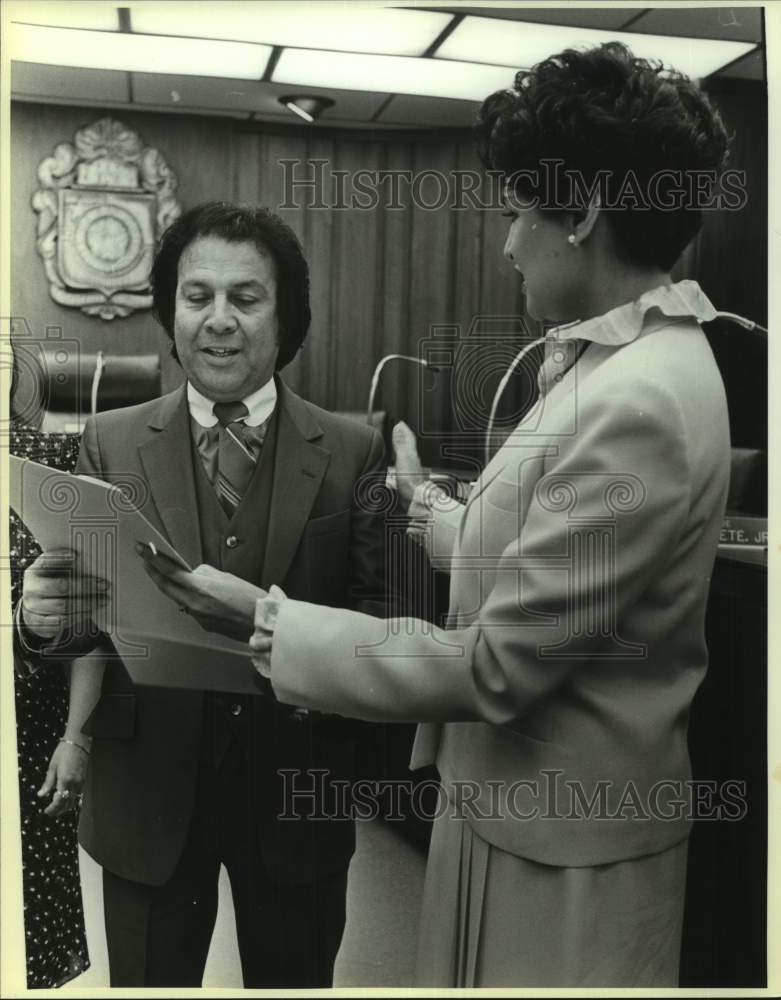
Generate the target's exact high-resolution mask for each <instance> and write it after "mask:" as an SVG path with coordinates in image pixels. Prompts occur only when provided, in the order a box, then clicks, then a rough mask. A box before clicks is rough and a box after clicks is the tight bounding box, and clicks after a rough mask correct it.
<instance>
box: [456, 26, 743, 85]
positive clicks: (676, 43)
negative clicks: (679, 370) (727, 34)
mask: <svg viewBox="0 0 781 1000" xmlns="http://www.w3.org/2000/svg"><path fill="white" fill-rule="evenodd" d="M613 41H620V42H624V43H625V44H626V45H628V46H629V48H630V49H631V50H632V52H634V54H635V55H636V56H640V57H642V58H645V59H661V60H662V61H663V62H664V63H665V64H666V65H669V66H672V67H673V68H675V69H677V70H680V71H681V72H682V73H686V74H687V75H688V76H690V77H692V78H694V79H699V78H701V77H705V76H708V75H709V74H711V73H714V72H715V71H716V70H718V69H720V68H721V67H722V66H726V64H727V63H729V62H732V61H733V59H737V58H739V57H740V56H742V55H745V53H747V52H750V51H751V49H752V48H754V45H753V44H752V43H751V42H733V41H726V40H723V39H705V38H680V37H675V36H671V35H647V34H640V33H633V32H628V31H602V30H596V29H590V28H572V27H564V26H561V25H553V24H524V23H522V22H517V21H514V22H512V23H510V22H508V21H500V20H498V19H493V18H486V17H467V18H465V19H464V20H463V21H462V22H461V24H459V26H458V27H457V28H456V30H455V31H454V32H453V34H452V35H450V36H449V37H448V38H446V39H445V41H444V42H443V44H442V45H441V46H440V47H439V49H437V52H436V56H437V58H441V59H460V60H463V61H465V62H484V63H493V64H497V63H501V64H502V65H505V66H513V67H515V68H516V69H529V68H530V67H531V66H533V65H534V64H535V63H538V62H540V61H541V60H542V59H546V58H547V57H548V56H552V55H555V54H556V53H557V52H560V51H561V50H562V49H567V48H584V47H589V46H593V45H600V44H601V43H602V42H613Z"/></svg>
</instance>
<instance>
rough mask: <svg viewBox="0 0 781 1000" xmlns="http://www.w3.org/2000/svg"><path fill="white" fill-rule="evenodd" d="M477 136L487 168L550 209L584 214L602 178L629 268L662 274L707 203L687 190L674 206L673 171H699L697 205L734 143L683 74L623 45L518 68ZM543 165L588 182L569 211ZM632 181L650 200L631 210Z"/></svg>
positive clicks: (481, 119) (689, 174) (491, 102)
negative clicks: (586, 194) (587, 194)
mask: <svg viewBox="0 0 781 1000" xmlns="http://www.w3.org/2000/svg"><path fill="white" fill-rule="evenodd" d="M475 137H476V142H477V148H478V153H479V155H480V158H481V160H482V161H483V163H484V164H485V165H486V166H487V167H488V168H490V169H492V170H496V171H499V172H500V173H501V174H503V175H504V178H505V179H506V180H508V182H509V183H511V184H512V183H513V175H515V177H516V180H517V181H518V188H517V189H516V190H520V191H521V192H522V194H523V197H524V198H529V197H531V198H532V199H535V200H536V201H537V204H538V205H539V207H540V208H541V209H543V210H550V211H562V210H565V211H573V210H574V211H582V210H583V209H584V208H585V207H586V205H585V204H584V202H583V196H582V193H583V191H584V190H589V189H592V185H593V184H594V183H595V182H596V181H597V180H598V179H599V175H600V172H601V175H602V180H601V182H600V190H601V191H605V192H606V193H607V207H609V208H613V209H614V210H611V211H608V212H606V215H605V217H606V218H607V220H608V222H609V225H610V226H611V228H612V231H613V234H614V236H615V238H616V241H617V244H618V246H619V247H620V249H621V250H622V252H623V253H624V254H625V255H626V257H627V258H628V259H629V260H630V261H632V262H633V263H636V264H643V265H647V264H653V265H656V266H658V267H661V268H663V269H664V270H669V268H670V267H672V265H673V264H674V263H675V261H676V260H677V259H678V257H679V256H680V255H681V253H682V252H683V250H684V248H685V247H686V245H687V244H688V243H689V242H690V240H691V239H692V238H693V237H694V236H695V235H696V233H697V232H698V231H699V229H700V227H701V226H702V207H701V205H702V201H700V202H699V204H698V203H697V202H696V200H693V199H692V198H691V197H688V196H686V194H685V184H684V197H680V194H681V191H680V190H678V195H679V197H678V200H677V202H676V201H675V200H672V201H671V198H670V195H671V192H673V191H675V190H676V187H675V186H676V183H677V181H676V177H675V173H672V174H671V173H670V172H676V173H678V172H680V173H679V174H678V176H680V177H681V178H682V179H683V181H684V182H687V181H688V183H691V182H692V179H693V178H694V177H696V176H698V175H699V177H700V181H699V183H700V185H701V186H700V189H699V192H698V195H699V198H700V199H702V197H703V190H702V186H703V185H704V186H705V187H706V188H708V177H707V176H706V172H711V173H712V175H713V178H714V179H715V178H716V176H717V175H718V172H719V171H720V170H721V169H722V168H723V165H724V162H725V159H726V153H727V141H728V140H727V133H726V131H725V129H724V125H723V123H722V120H721V117H720V116H719V114H718V112H717V111H716V110H715V109H714V108H713V107H712V106H711V104H710V103H709V101H708V99H707V97H706V96H705V95H704V94H703V93H702V91H700V90H699V89H698V88H697V87H696V86H695V85H694V84H693V83H692V82H691V80H690V79H689V78H688V77H687V76H684V75H683V74H682V73H678V72H676V71H674V70H671V69H667V68H665V67H664V66H663V65H662V63H661V62H656V61H649V60H647V59H638V58H636V57H635V56H634V55H633V54H632V53H631V51H630V50H629V49H628V48H627V47H626V46H625V45H623V44H621V43H620V42H607V43H606V44H603V45H600V46H598V47H596V48H592V49H587V50H584V51H577V50H575V49H566V50H565V51H563V52H560V53H559V54H558V55H554V56H551V57H550V58H548V59H545V60H544V61H542V62H540V63H538V64H537V65H536V66H534V67H533V68H532V69H531V70H529V71H526V70H521V71H520V72H518V73H517V74H516V77H515V83H514V87H513V89H512V90H502V91H498V92H497V93H495V94H492V95H491V96H490V97H488V98H486V100H485V101H484V102H483V105H482V107H481V108H480V112H479V114H478V120H477V124H476V126H475ZM546 161H547V162H548V163H553V162H555V161H559V162H560V166H559V168H558V177H559V178H560V177H561V176H563V175H564V174H567V175H569V176H572V175H575V176H579V177H580V178H581V179H582V181H583V182H584V185H585V187H584V186H581V187H580V190H579V191H578V190H577V189H575V192H574V195H575V196H574V198H570V200H569V201H568V202H567V203H566V204H565V205H562V200H561V191H560V190H555V191H554V190H552V184H553V183H554V182H553V180H552V179H553V177H554V171H553V170H551V169H550V167H548V168H545V169H540V164H544V163H545V162H546ZM661 172H665V173H661ZM535 173H536V175H537V176H535ZM530 175H531V178H532V179H531V180H530ZM630 175H634V179H636V181H637V185H636V190H637V189H639V190H640V192H642V193H644V194H646V195H647V194H648V192H649V190H652V191H654V192H655V197H653V198H651V197H646V198H645V199H644V200H641V201H640V202H638V201H636V200H635V201H634V202H632V198H631V196H629V194H628V189H627V188H626V187H625V186H624V185H626V182H627V179H628V178H630ZM652 178H656V179H655V180H654V181H653V185H654V186H653V188H649V185H650V184H651V181H652ZM634 179H632V184H633V186H634ZM601 185H604V187H602V186H601ZM712 189H713V183H712V181H711V184H710V188H708V192H710V191H712ZM568 190H570V192H572V188H571V187H570V188H569V189H568ZM622 192H623V193H624V195H625V196H626V197H625V198H623V199H622V197H621V194H622ZM708 192H706V195H707V194H708ZM662 199H664V202H662ZM660 203H661V204H664V203H666V205H667V207H666V208H665V207H660ZM603 204H604V201H603ZM622 205H623V207H621V206H622ZM648 206H650V207H648ZM670 206H673V207H670Z"/></svg>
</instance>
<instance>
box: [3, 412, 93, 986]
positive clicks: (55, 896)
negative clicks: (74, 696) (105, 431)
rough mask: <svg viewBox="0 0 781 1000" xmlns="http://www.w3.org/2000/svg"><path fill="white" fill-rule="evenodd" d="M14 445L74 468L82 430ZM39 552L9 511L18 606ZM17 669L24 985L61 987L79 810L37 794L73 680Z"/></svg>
mask: <svg viewBox="0 0 781 1000" xmlns="http://www.w3.org/2000/svg"><path fill="white" fill-rule="evenodd" d="M10 451H11V454H13V455H18V456H19V457H20V458H30V459H32V460H33V461H35V462H40V463H41V464H42V465H51V466H52V467H54V468H57V469H61V470H63V471H66V472H72V471H73V469H74V467H75V465H76V458H77V456H78V453H79V436H78V435H77V434H41V433H40V432H38V431H34V430H28V429H23V428H20V429H14V430H12V431H11V435H10ZM39 553H40V549H39V547H38V545H37V544H36V542H35V540H34V539H33V538H32V536H31V535H30V534H29V532H28V531H27V529H26V528H25V527H24V525H23V524H22V522H21V521H20V520H19V519H18V518H17V517H16V516H15V515H14V513H13V512H11V523H10V555H11V588H12V601H13V606H14V607H16V604H17V601H18V600H19V599H20V598H21V590H22V575H23V573H24V571H25V569H26V567H27V566H28V565H29V564H30V563H31V562H32V561H33V560H34V559H35V558H36V557H37V556H38V555H39ZM14 667H15V669H14V679H15V693H16V738H17V752H18V761H19V804H20V809H21V821H22V879H23V886H24V930H25V945H26V952H27V987H28V989H36V988H39V989H40V988H46V987H52V986H58V985H61V984H62V983H64V982H67V981H68V980H69V979H72V978H73V977H74V976H77V975H79V973H81V972H83V971H84V970H85V969H87V968H89V956H88V953H87V939H86V935H85V932H84V911H83V909H82V904H81V884H80V881H79V856H78V845H77V840H76V828H77V825H78V814H77V813H76V812H68V813H65V814H64V815H62V816H59V817H56V818H55V817H52V818H50V817H48V816H45V815H44V813H43V809H44V806H45V803H43V802H42V800H41V799H39V798H38V797H37V795H36V792H37V791H38V789H39V788H40V787H41V785H42V784H43V781H44V778H45V777H46V770H47V768H48V766H49V761H50V759H51V755H52V753H53V752H54V750H55V748H56V747H57V741H58V739H59V738H60V737H61V736H62V734H63V732H64V731H65V723H66V720H67V716H68V679H67V675H66V673H65V670H64V668H63V667H62V666H61V665H60V664H57V663H49V664H44V665H43V666H42V667H40V668H39V669H33V670H31V669H30V666H28V665H27V664H26V663H25V662H24V661H23V660H21V658H20V657H18V656H15V663H14Z"/></svg>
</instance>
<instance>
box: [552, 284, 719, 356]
mask: <svg viewBox="0 0 781 1000" xmlns="http://www.w3.org/2000/svg"><path fill="white" fill-rule="evenodd" d="M657 310H658V313H660V314H661V316H669V317H675V318H676V319H694V320H696V321H697V322H698V323H703V322H705V323H707V322H709V321H710V320H712V319H715V318H716V309H715V307H714V306H713V304H712V302H711V301H710V299H709V298H708V297H707V295H706V294H705V293H704V292H703V290H702V289H701V288H700V286H699V285H698V284H697V282H696V281H690V280H688V279H687V280H686V281H678V282H676V283H675V284H672V285H659V286H658V287H657V288H652V289H650V291H647V292H644V293H643V294H642V295H641V296H640V297H639V298H638V299H635V300H634V302H625V303H624V304H623V305H620V306H616V308H615V309H611V310H610V311H609V312H606V313H604V314H603V315H602V316H594V317H593V318H592V319H587V320H584V321H583V322H581V321H577V322H575V323H569V324H567V325H565V326H557V327H555V328H554V329H552V330H549V331H548V337H550V338H552V339H554V340H575V339H577V340H590V341H593V342H594V343H596V344H605V345H606V346H608V347H619V346H621V345H622V344H628V343H630V342H631V341H633V340H636V339H637V338H638V337H639V336H640V334H641V333H642V332H643V331H644V330H645V329H647V328H648V327H649V326H650V325H651V323H652V321H653V318H652V316H651V314H652V313H653V312H654V311H657ZM656 318H657V319H658V318H659V316H658V314H657V316H656Z"/></svg>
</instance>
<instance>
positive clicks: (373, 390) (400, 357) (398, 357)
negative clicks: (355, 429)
mask: <svg viewBox="0 0 781 1000" xmlns="http://www.w3.org/2000/svg"><path fill="white" fill-rule="evenodd" d="M389 361H411V362H412V363H413V364H414V365H420V366H421V368H428V369H429V371H432V372H438V371H439V368H436V367H435V366H434V365H430V364H429V363H428V361H426V360H425V359H424V358H415V357H413V356H412V355H411V354H386V355H385V357H384V358H380V360H379V361H378V362H377V367H376V368H375V369H374V374H373V375H372V382H371V387H370V389H369V403H368V406H367V407H366V423H367V424H369V425H371V422H372V417H373V416H374V397H375V396H376V394H377V386H378V385H379V384H380V374H381V373H382V370H383V368H384V367H385V365H386V364H387V363H388V362H389Z"/></svg>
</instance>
